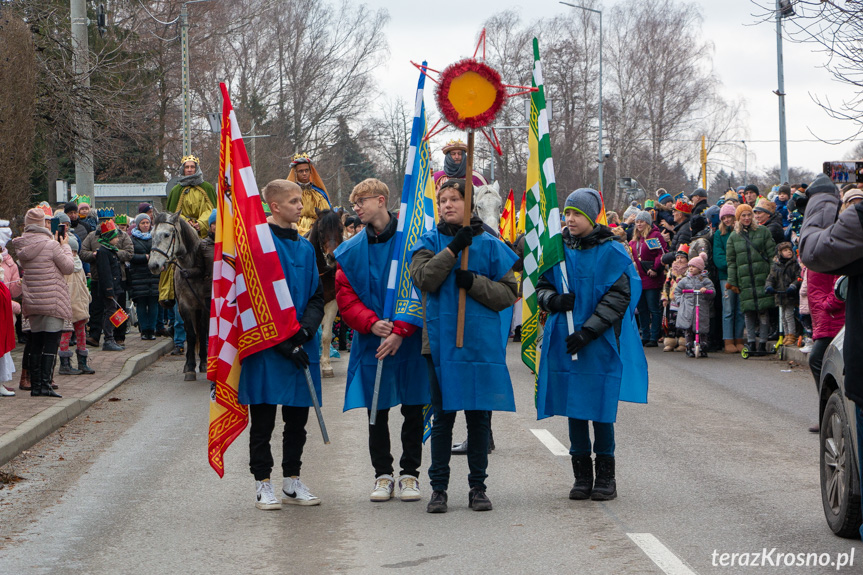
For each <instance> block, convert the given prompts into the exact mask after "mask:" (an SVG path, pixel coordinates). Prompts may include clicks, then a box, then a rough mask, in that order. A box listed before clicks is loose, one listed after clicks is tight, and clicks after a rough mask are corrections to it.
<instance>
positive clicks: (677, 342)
mask: <svg viewBox="0 0 863 575" xmlns="http://www.w3.org/2000/svg"><path fill="white" fill-rule="evenodd" d="M688 265H689V246H688V245H686V244H683V245H682V246H680V247H679V248H678V250H677V253H676V254H675V256H674V261H673V262H672V264H671V265H670V266H669V267H668V271H667V272H666V274H665V283H664V284H662V293H661V294H660V296H659V298H660V301H661V302H662V307H664V308H665V310H664V312H663V313H664V314H665V325H666V326H667V328H666V334H665V341H664V342H663V343H665V347H664V348H663V349H662V351H685V350H686V339H685V338H684V337H683V336H682V335H681V334H679V333H678V332H677V328H676V327H675V323H676V321H677V311H678V300H676V299H675V298H674V292H675V288H676V287H677V282H678V281H680V279H681V278H683V276H685V275H686V268H687V266H688Z"/></svg>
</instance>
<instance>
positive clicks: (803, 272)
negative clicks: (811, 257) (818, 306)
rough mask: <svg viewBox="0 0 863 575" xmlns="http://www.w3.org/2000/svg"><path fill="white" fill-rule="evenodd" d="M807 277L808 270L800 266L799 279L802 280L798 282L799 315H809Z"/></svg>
mask: <svg viewBox="0 0 863 575" xmlns="http://www.w3.org/2000/svg"><path fill="white" fill-rule="evenodd" d="M808 275H809V270H807V269H806V268H805V267H803V266H800V277H801V278H803V279H802V280H801V281H800V304H799V308H800V315H809V280H808V279H807V276H808Z"/></svg>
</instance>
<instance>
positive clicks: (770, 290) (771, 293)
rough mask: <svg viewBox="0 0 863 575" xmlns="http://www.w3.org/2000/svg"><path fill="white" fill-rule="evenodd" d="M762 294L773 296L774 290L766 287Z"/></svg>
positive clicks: (771, 287)
mask: <svg viewBox="0 0 863 575" xmlns="http://www.w3.org/2000/svg"><path fill="white" fill-rule="evenodd" d="M764 293H766V294H767V295H773V294H775V293H776V289H775V288H774V287H773V286H767V287H766V288H764Z"/></svg>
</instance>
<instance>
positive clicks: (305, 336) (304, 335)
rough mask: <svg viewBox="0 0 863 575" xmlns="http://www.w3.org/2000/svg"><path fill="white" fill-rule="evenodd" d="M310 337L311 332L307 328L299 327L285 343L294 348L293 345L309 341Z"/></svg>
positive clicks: (298, 345) (297, 345)
mask: <svg viewBox="0 0 863 575" xmlns="http://www.w3.org/2000/svg"><path fill="white" fill-rule="evenodd" d="M311 339H312V332H311V331H310V330H309V328H307V327H301V328H300V331H298V332H297V333H295V334H294V335H293V336H291V337H290V338H288V340H287V343H288V345H290V346H291V347H292V348H294V347H300V346H302V345H303V344H304V343H306V342H307V341H310V340H311Z"/></svg>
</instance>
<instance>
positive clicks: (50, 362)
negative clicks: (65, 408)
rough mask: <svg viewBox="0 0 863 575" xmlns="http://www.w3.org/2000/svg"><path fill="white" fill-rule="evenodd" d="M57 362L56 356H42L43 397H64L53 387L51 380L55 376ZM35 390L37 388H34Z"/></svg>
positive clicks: (40, 379)
mask: <svg viewBox="0 0 863 575" xmlns="http://www.w3.org/2000/svg"><path fill="white" fill-rule="evenodd" d="M56 361H57V356H56V355H48V354H47V353H43V354H42V373H41V374H40V376H41V377H40V378H39V382H40V384H41V387H42V393H41V394H40V395H42V396H43V397H63V396H62V395H60V394H59V393H57V392H56V391H54V389H53V388H52V387H51V380H52V379H53V376H54V363H55V362H56ZM34 388H35V386H34Z"/></svg>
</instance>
